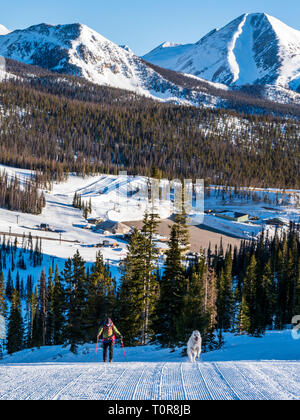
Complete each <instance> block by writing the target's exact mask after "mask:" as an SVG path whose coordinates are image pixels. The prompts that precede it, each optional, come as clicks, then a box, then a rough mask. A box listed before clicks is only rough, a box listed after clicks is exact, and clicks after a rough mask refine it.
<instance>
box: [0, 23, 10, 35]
mask: <svg viewBox="0 0 300 420" xmlns="http://www.w3.org/2000/svg"><path fill="white" fill-rule="evenodd" d="M9 33H10V30H8V29H7V28H6V27H5V26H4V25H1V24H0V35H7V34H9Z"/></svg>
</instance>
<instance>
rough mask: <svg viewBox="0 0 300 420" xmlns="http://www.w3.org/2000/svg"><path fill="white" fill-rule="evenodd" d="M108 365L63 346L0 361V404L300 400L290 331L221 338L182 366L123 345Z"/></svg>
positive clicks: (298, 364) (87, 351)
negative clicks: (4, 401)
mask: <svg viewBox="0 0 300 420" xmlns="http://www.w3.org/2000/svg"><path fill="white" fill-rule="evenodd" d="M115 353H116V354H115V362H116V363H114V364H113V365H104V364H102V363H99V362H101V349H99V352H98V355H97V360H96V361H95V345H86V346H81V347H80V348H79V352H78V355H73V354H71V353H70V352H69V351H68V349H66V348H65V349H64V348H62V347H45V348H41V349H40V350H38V349H34V350H24V351H22V352H20V353H16V354H14V355H13V356H11V357H10V356H5V357H4V360H2V361H0V399H12V400H24V399H29V400H30V399H31V400H39V399H44V400H88V399H96V400H105V399H106V400H177V399H178V400H275V399H281V400H299V399H300V384H299V374H300V361H299V340H298V341H297V340H293V339H292V337H291V331H282V332H276V331H275V332H269V333H267V335H266V336H265V337H264V338H260V339H259V338H252V337H247V336H242V337H238V336H233V335H229V334H228V335H226V345H225V347H224V349H222V350H220V351H215V352H212V353H207V354H203V355H202V356H201V361H200V362H199V363H197V364H190V363H187V359H186V358H182V357H181V356H180V351H179V350H177V351H176V352H175V353H170V351H169V350H166V349H159V348H156V347H154V346H148V347H143V348H126V356H127V362H125V361H124V355H123V351H122V349H121V348H120V347H118V348H116V351H115Z"/></svg>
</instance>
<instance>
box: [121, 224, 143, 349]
mask: <svg viewBox="0 0 300 420" xmlns="http://www.w3.org/2000/svg"><path fill="white" fill-rule="evenodd" d="M146 268H147V267H146V263H145V237H144V235H143V234H142V233H140V232H139V231H138V230H137V229H135V230H134V231H133V233H132V235H131V237H130V242H129V245H128V254H127V257H126V259H125V261H124V266H123V267H122V273H123V275H122V279H121V287H120V290H119V304H118V309H119V310H118V314H119V315H118V324H119V325H120V330H121V331H122V333H123V334H124V336H125V337H126V342H127V344H128V345H131V346H134V345H142V344H144V325H145V319H144V314H145V279H146V275H147V270H146Z"/></svg>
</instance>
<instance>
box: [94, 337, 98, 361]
mask: <svg viewBox="0 0 300 420" xmlns="http://www.w3.org/2000/svg"><path fill="white" fill-rule="evenodd" d="M98 343H99V336H98V335H97V344H96V351H95V362H96V360H97V352H98Z"/></svg>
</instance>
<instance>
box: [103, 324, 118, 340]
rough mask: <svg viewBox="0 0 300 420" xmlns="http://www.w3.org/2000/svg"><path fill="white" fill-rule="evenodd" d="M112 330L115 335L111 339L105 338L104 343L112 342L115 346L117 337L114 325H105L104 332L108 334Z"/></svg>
mask: <svg viewBox="0 0 300 420" xmlns="http://www.w3.org/2000/svg"><path fill="white" fill-rule="evenodd" d="M110 328H112V330H113V335H112V336H110V337H106V338H103V343H110V342H111V341H112V343H113V344H115V341H116V336H115V334H114V324H113V323H111V324H110V325H104V331H107V332H108V331H109V330H110Z"/></svg>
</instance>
